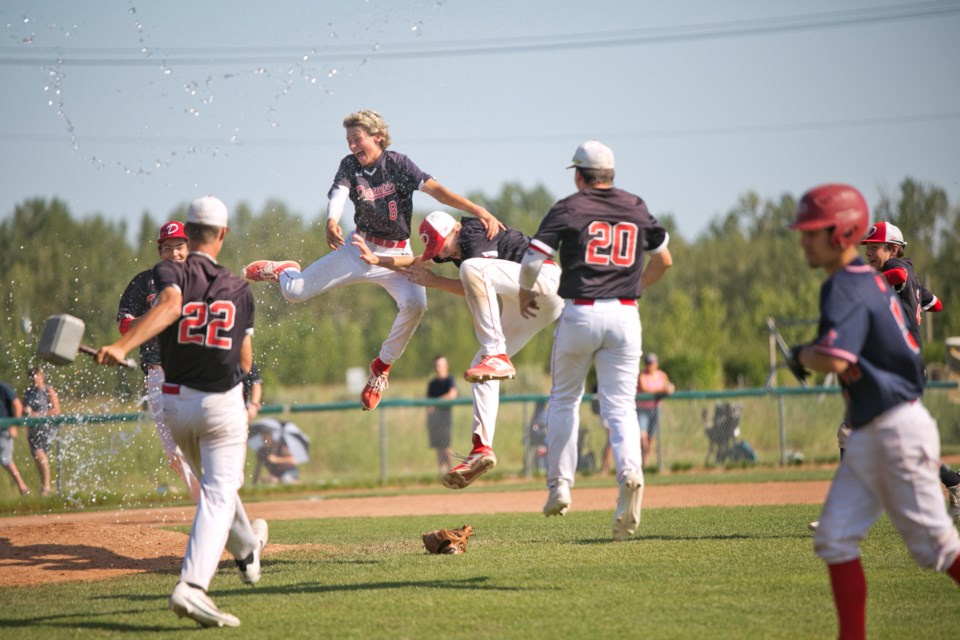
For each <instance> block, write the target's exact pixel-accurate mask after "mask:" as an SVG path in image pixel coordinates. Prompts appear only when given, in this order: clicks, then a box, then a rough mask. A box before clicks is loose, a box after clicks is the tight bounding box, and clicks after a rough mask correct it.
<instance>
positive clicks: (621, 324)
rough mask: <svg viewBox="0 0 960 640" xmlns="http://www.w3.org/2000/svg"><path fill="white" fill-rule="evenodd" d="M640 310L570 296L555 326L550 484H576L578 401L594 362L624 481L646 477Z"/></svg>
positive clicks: (603, 410) (605, 420)
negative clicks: (640, 415)
mask: <svg viewBox="0 0 960 640" xmlns="http://www.w3.org/2000/svg"><path fill="white" fill-rule="evenodd" d="M641 331H642V329H641V326H640V315H639V314H638V313H637V307H636V305H633V304H623V303H622V302H621V301H620V300H617V299H613V300H596V301H594V304H593V305H577V304H574V302H573V301H572V300H566V302H565V305H564V307H563V313H562V315H561V316H560V321H559V322H558V323H557V328H556V329H555V330H554V339H553V359H552V362H551V369H552V374H553V388H552V389H551V391H550V415H549V418H548V420H547V486H548V487H552V486H555V485H556V484H557V482H558V481H559V480H563V481H565V482H566V483H568V484H569V486H571V487H572V486H573V483H574V474H575V472H576V470H577V437H578V435H579V431H580V401H581V400H582V399H583V385H584V380H586V377H587V373H588V372H589V371H590V365H592V364H595V365H596V369H597V390H598V395H599V397H600V420H601V423H602V424H606V425H607V426H608V427H609V429H610V448H611V449H612V451H613V458H614V462H615V463H616V469H617V479H618V481H619V482H620V483H621V484H622V483H623V481H624V479H625V478H626V476H627V474H628V473H631V472H633V473H636V474H638V475H639V476H640V478H641V479H642V478H643V460H642V457H641V453H640V425H639V423H638V421H637V412H636V400H635V398H636V393H637V376H638V375H639V373H640V354H641V343H642V339H641V338H642V337H641Z"/></svg>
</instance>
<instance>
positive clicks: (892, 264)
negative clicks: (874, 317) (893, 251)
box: [880, 258, 935, 344]
mask: <svg viewBox="0 0 960 640" xmlns="http://www.w3.org/2000/svg"><path fill="white" fill-rule="evenodd" d="M892 269H903V270H904V271H905V272H906V274H907V281H906V282H904V283H903V284H902V285H899V286H897V287H894V288H893V290H894V291H896V292H897V295H899V296H900V302H902V303H903V310H904V312H905V313H906V316H907V317H906V320H907V327H909V329H910V335H912V336H913V339H914V340H916V342H917V344H922V341H921V338H920V314H921V312H922V310H923V309H926V308H927V307H928V306H930V305H931V304H932V303H933V302H934V300H935V298H934V295H933V294H932V293H930V292H929V291H928V290H927V289H926V288H925V287H924V286H923V285H921V284H920V281H919V280H917V275H916V274H915V273H914V272H913V262H911V261H910V259H909V258H890V259H889V260H887V261H886V262H884V263H883V266H881V267H880V270H881V271H883V272H884V273H885V272H887V271H890V270H892Z"/></svg>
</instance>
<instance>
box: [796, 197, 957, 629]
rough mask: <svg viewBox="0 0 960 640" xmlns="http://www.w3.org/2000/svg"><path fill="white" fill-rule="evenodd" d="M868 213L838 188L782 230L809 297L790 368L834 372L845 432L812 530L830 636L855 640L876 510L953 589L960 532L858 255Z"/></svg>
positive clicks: (808, 201)
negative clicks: (790, 233)
mask: <svg viewBox="0 0 960 640" xmlns="http://www.w3.org/2000/svg"><path fill="white" fill-rule="evenodd" d="M868 220H869V213H868V210H867V203H866V202H865V201H864V199H863V196H862V195H860V192H859V191H857V190H856V189H854V188H853V187H850V186H847V185H843V184H829V185H823V186H820V187H817V188H815V189H812V190H810V191H808V192H807V193H806V194H805V195H804V196H803V198H802V199H801V200H800V203H799V205H798V207H797V216H796V220H795V222H794V223H793V225H792V228H794V229H797V230H799V231H800V232H801V233H802V236H801V239H800V244H801V246H802V247H803V251H804V253H805V255H806V258H807V263H808V264H809V266H810V267H812V268H822V269H823V270H824V271H825V272H826V274H827V280H826V281H825V282H824V283H823V285H822V287H821V289H820V325H819V329H818V337H817V339H816V340H815V341H814V342H813V343H812V344H810V345H806V346H803V347H796V348H795V349H794V353H795V354H796V356H795V358H796V361H797V362H798V363H799V365H800V366H801V367H806V368H807V369H812V370H814V371H820V372H823V373H835V374H837V375H838V377H839V379H840V384H841V386H842V387H843V391H844V396H845V398H846V400H847V407H848V411H847V416H848V420H849V423H850V426H851V428H852V430H853V431H852V433H851V434H850V437H849V439H848V440H847V443H846V448H845V453H844V456H843V459H842V461H841V463H840V467H839V468H838V469H837V474H836V476H835V477H834V479H833V482H832V484H831V486H830V491H829V493H828V495H827V500H826V503H825V504H824V505H823V511H822V512H821V514H820V525H819V527H817V530H816V532H815V533H814V548H815V550H816V553H817V555H818V556H819V557H820V558H821V559H823V561H824V562H826V563H827V569H828V570H829V573H830V583H831V586H832V588H833V596H834V602H835V605H836V609H837V616H838V618H839V622H840V637H841V638H863V637H865V636H866V622H865V614H866V600H867V584H866V578H865V576H864V573H863V567H862V565H861V563H860V543H861V541H862V540H863V538H864V537H866V535H867V532H868V531H869V530H870V527H872V526H873V524H874V522H876V521H877V519H878V518H879V517H880V516H881V515H883V513H884V512H885V513H886V514H887V515H888V516H889V518H890V521H891V522H892V523H893V525H894V527H896V529H897V531H898V532H899V533H900V536H901V537H902V538H903V540H904V542H905V543H906V545H907V548H908V549H909V550H910V553H911V555H912V556H913V558H914V560H915V561H916V562H917V563H918V564H920V565H921V566H924V567H929V568H932V569H935V570H937V571H943V572H947V573H948V574H949V575H950V576H951V577H952V578H953V579H954V580H955V581H957V582H958V583H960V560H958V558H960V535H958V534H957V530H956V528H955V527H954V525H953V522H952V521H951V519H950V517H949V516H948V515H947V510H946V507H945V505H944V502H943V495H942V494H941V492H940V483H939V481H938V477H937V467H938V466H939V465H938V461H939V459H940V438H939V434H938V432H937V424H936V422H935V421H934V420H933V418H932V417H931V416H930V414H929V413H928V412H927V410H926V408H924V406H923V404H922V403H921V402H920V396H921V394H922V393H923V384H924V380H923V371H922V363H921V360H920V346H919V345H918V344H917V342H916V340H915V339H914V338H913V336H912V335H911V334H910V331H909V326H908V323H907V319H906V318H905V317H904V310H903V306H902V305H901V304H900V301H899V300H898V299H897V294H896V293H894V292H893V291H892V290H891V289H890V287H889V286H888V285H887V282H886V280H885V279H884V277H883V275H881V274H879V273H877V272H876V271H875V270H874V269H873V268H872V267H871V266H869V265H867V264H865V263H864V262H863V260H861V259H860V258H859V256H858V254H857V242H858V241H859V240H860V238H861V236H863V233H864V232H865V231H866V230H867V224H868Z"/></svg>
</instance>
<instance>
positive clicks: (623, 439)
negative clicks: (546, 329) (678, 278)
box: [520, 140, 672, 540]
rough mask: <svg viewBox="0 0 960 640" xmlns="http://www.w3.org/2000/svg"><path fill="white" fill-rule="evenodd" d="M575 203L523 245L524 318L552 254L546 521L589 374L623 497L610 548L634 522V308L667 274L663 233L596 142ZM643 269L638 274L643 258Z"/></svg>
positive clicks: (562, 481) (572, 466)
mask: <svg viewBox="0 0 960 640" xmlns="http://www.w3.org/2000/svg"><path fill="white" fill-rule="evenodd" d="M570 168H575V169H576V171H575V173H574V184H575V185H576V187H577V193H575V194H573V195H571V196H569V197H567V198H564V199H563V200H561V201H559V202H557V203H556V204H555V205H554V206H553V207H552V208H551V209H550V211H548V212H547V215H546V217H545V218H544V219H543V221H542V222H541V223H540V229H539V230H538V231H537V233H536V234H535V235H534V237H533V238H532V239H531V240H530V248H529V249H528V250H527V253H526V254H525V255H524V257H523V262H522V265H523V266H522V268H521V272H520V287H521V289H520V308H521V314H522V315H523V316H524V317H527V315H528V314H531V313H536V311H537V308H538V302H537V299H536V295H535V294H534V293H533V291H532V288H533V287H532V285H533V283H534V278H535V277H536V275H537V274H538V273H539V272H540V270H541V269H542V268H543V265H544V264H545V262H546V259H547V258H550V257H551V256H553V255H554V253H557V254H558V255H559V257H560V266H561V269H562V273H561V275H560V286H559V288H558V293H559V295H560V297H561V298H563V299H564V306H563V312H562V313H561V315H560V320H559V322H558V323H557V328H556V330H555V332H554V339H553V361H552V362H551V370H552V372H553V387H552V388H551V390H550V416H549V421H548V426H547V488H548V489H549V492H550V493H549V497H548V499H547V503H546V505H545V506H544V508H543V512H544V514H545V515H547V516H552V515H563V514H565V513H566V512H567V510H568V509H569V507H570V504H571V499H570V488H571V487H573V482H574V473H575V472H576V467H577V446H576V445H577V440H578V432H579V428H580V424H579V408H580V401H581V400H582V398H583V385H584V380H585V379H586V377H587V372H588V371H589V369H590V366H591V365H595V366H596V370H597V387H598V389H597V390H598V393H599V395H600V417H601V419H602V421H603V422H604V424H606V425H608V427H609V429H610V447H611V449H612V450H613V456H614V459H615V461H616V467H617V480H618V482H619V484H620V496H619V498H618V501H617V511H616V514H615V515H614V519H613V539H614V540H626V539H628V538H630V537H631V536H632V535H633V534H634V532H635V530H636V527H637V525H638V524H639V522H640V507H641V501H642V497H643V462H642V458H641V452H640V426H639V423H638V421H637V414H636V411H635V408H634V406H635V398H636V388H637V387H636V384H637V376H638V374H639V372H640V355H641V353H642V349H641V344H642V343H641V326H640V316H639V315H638V314H637V306H636V300H637V298H639V297H640V295H641V294H642V293H643V289H644V285H645V284H646V285H650V284H653V283H654V282H656V281H657V280H659V279H660V277H661V276H662V275H663V274H664V272H666V270H667V268H668V267H669V266H670V265H671V264H672V258H671V257H670V251H669V249H667V243H668V241H669V237H668V235H667V232H666V230H664V228H663V227H662V226H660V224H658V223H657V221H656V220H655V219H654V218H653V216H651V215H650V212H649V211H648V210H647V205H646V204H645V203H644V202H643V200H642V199H641V198H639V197H638V196H635V195H633V194H631V193H628V192H626V191H623V190H622V189H617V188H615V187H614V186H613V178H614V159H613V152H612V151H611V150H610V149H609V148H608V147H607V146H606V145H603V144H601V143H600V142H598V141H596V140H591V141H588V142H585V143H583V144H582V145H580V147H579V148H578V149H577V151H576V153H575V154H574V157H573V166H572V167H570ZM647 253H649V255H650V259H649V262H647V264H646V265H645V264H644V262H645V260H644V257H645V254H647Z"/></svg>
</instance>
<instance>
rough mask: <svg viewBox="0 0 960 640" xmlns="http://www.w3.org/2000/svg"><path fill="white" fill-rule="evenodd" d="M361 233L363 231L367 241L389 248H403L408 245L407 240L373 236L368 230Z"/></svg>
mask: <svg viewBox="0 0 960 640" xmlns="http://www.w3.org/2000/svg"><path fill="white" fill-rule="evenodd" d="M361 233H363V239H364V240H366V241H367V242H372V243H373V244H375V245H377V246H379V247H386V248H387V249H403V248H404V247H405V246H407V241H406V240H387V239H386V238H378V237H376V236H372V235H370V234H369V233H367V232H366V231H362V232H361Z"/></svg>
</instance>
